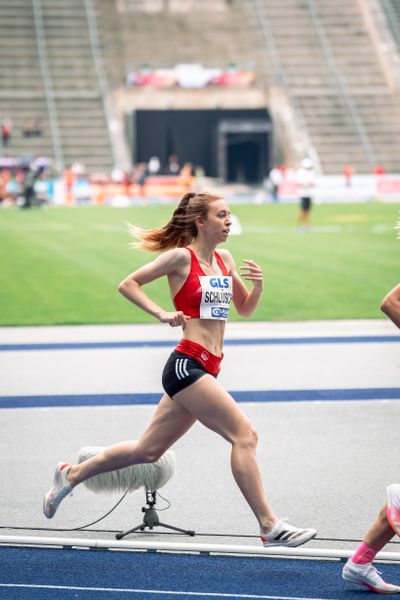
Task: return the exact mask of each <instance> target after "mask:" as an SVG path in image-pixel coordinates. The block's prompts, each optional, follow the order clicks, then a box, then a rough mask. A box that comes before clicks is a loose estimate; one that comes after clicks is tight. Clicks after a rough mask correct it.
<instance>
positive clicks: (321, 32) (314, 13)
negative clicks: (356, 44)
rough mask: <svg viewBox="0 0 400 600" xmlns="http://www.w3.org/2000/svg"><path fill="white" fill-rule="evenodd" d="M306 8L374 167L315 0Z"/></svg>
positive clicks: (367, 155) (361, 126)
mask: <svg viewBox="0 0 400 600" xmlns="http://www.w3.org/2000/svg"><path fill="white" fill-rule="evenodd" d="M306 2H307V5H308V9H309V11H310V14H311V18H312V20H313V23H314V26H315V29H316V30H317V34H318V38H319V41H320V44H321V48H322V52H323V54H324V58H325V61H326V64H327V65H328V67H329V69H330V71H331V73H332V75H333V76H334V78H335V79H336V81H337V83H338V88H339V91H340V95H341V96H342V98H343V100H344V102H345V104H346V106H347V108H348V110H349V113H350V116H351V119H352V122H353V125H354V128H355V130H356V132H357V135H358V138H359V140H360V142H361V145H362V147H363V149H364V152H365V155H366V157H367V159H368V162H369V164H370V167H374V165H375V164H376V155H375V152H374V150H373V147H372V145H371V142H370V141H369V136H368V132H367V130H366V128H365V126H364V122H363V120H362V118H361V116H360V114H359V112H358V109H357V106H356V104H355V102H354V100H353V96H352V94H351V92H350V90H349V88H348V85H347V82H346V80H345V78H344V77H343V75H342V73H341V72H340V70H339V69H338V67H337V65H336V62H335V58H334V55H333V52H332V48H331V45H330V43H329V39H328V37H327V35H326V31H325V27H324V25H323V23H322V21H321V18H320V15H319V13H318V8H317V4H316V2H315V0H306Z"/></svg>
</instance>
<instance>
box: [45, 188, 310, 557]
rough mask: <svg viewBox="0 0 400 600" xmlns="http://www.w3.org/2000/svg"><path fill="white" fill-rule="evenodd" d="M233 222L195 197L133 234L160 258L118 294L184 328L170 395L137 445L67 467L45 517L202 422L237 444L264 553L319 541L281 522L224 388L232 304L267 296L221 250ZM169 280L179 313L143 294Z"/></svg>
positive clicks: (252, 273) (239, 479)
mask: <svg viewBox="0 0 400 600" xmlns="http://www.w3.org/2000/svg"><path fill="white" fill-rule="evenodd" d="M230 226H231V216H230V212H229V209H228V206H227V204H226V202H225V200H223V198H221V197H219V196H215V195H212V194H209V193H205V192H200V193H194V192H193V193H192V192H191V193H188V194H185V195H184V196H183V198H182V200H181V201H180V203H179V205H178V207H177V208H176V210H175V211H174V213H173V216H172V218H171V220H170V221H169V223H167V225H165V226H164V227H162V228H159V229H150V230H140V229H138V228H135V227H132V230H133V233H134V234H135V235H136V236H137V237H138V238H139V239H140V240H141V241H140V243H138V244H135V246H136V247H140V248H142V249H144V250H148V251H151V252H155V253H161V254H160V255H159V256H158V257H157V258H156V259H155V260H153V261H151V262H150V263H148V264H146V265H144V266H143V267H141V268H139V269H138V270H137V271H135V272H134V273H132V274H131V275H129V276H128V277H126V279H124V280H123V281H122V283H121V284H120V285H119V288H118V289H119V291H120V292H121V294H123V295H124V296H125V297H126V298H127V299H128V300H129V301H130V302H132V303H133V304H135V305H136V306H138V307H139V308H141V309H142V310H144V311H146V312H147V313H149V314H151V315H152V316H154V318H156V319H158V320H159V321H160V322H161V323H168V324H169V325H170V326H171V327H181V328H182V332H183V336H182V339H181V341H180V342H179V344H178V346H177V347H176V348H175V350H174V352H172V354H171V356H170V357H169V359H168V361H167V363H166V365H165V368H164V372H163V376H162V383H163V387H164V390H165V394H164V395H163V396H162V398H161V400H160V403H159V405H158V407H157V409H156V412H155V414H154V416H153V418H152V420H151V422H150V424H149V425H148V427H147V429H146V430H145V431H144V433H143V434H142V436H141V437H140V439H139V440H138V441H126V442H121V443H118V444H115V445H112V446H110V447H108V448H106V449H105V450H104V451H103V452H102V453H101V454H99V455H97V456H94V457H92V458H89V459H88V460H86V461H84V462H82V463H80V464H77V465H72V466H71V465H69V464H67V463H59V464H58V465H57V468H56V472H55V475H54V481H53V486H52V488H51V489H50V491H49V492H48V493H47V494H46V496H45V498H44V505H43V510H44V514H45V515H46V517H48V518H52V517H53V516H54V514H55V512H56V510H57V508H58V506H59V504H60V502H61V501H62V500H63V498H65V496H67V495H68V494H69V493H70V492H71V491H72V489H73V488H74V487H75V486H76V485H78V484H79V483H81V482H82V481H85V480H86V479H88V478H89V477H93V476H94V475H98V474H100V473H104V472H106V471H112V470H115V469H121V468H123V467H127V466H130V465H134V464H140V463H150V462H154V461H156V460H158V459H159V458H160V457H161V456H162V454H163V453H164V452H165V451H166V450H167V449H168V448H170V446H172V444H174V442H176V441H177V440H178V439H179V438H180V437H181V436H182V435H183V434H184V433H186V432H187V431H188V430H189V429H190V428H191V427H192V425H193V424H194V423H195V422H196V421H200V422H201V423H202V424H203V425H205V426H206V427H208V428H209V429H211V430H212V431H215V432H216V433H218V434H219V435H221V436H222V437H223V438H224V439H225V440H226V441H227V442H229V443H230V444H231V447H232V452H231V469H232V473H233V476H234V478H235V481H236V483H237V485H238V486H239V488H240V490H241V492H242V494H243V496H244V497H245V499H246V501H247V502H248V504H249V506H250V508H251V510H252V511H253V513H254V515H255V517H256V519H257V521H258V523H259V527H260V534H261V540H262V542H263V544H264V545H265V546H271V545H280V546H292V547H293V546H299V545H301V544H304V543H305V542H307V541H308V540H310V539H311V538H313V537H314V536H315V535H316V531H315V530H314V529H299V528H297V527H293V526H292V525H288V524H287V523H285V522H283V521H281V520H280V519H279V518H278V517H277V516H276V515H275V513H274V512H273V510H272V508H271V507H270V506H269V504H268V502H267V499H266V497H265V493H264V490H263V486H262V482H261V476H260V471H259V468H258V465H257V461H256V444H257V434H256V432H255V430H254V428H253V426H252V424H251V423H250V422H249V420H248V418H247V417H246V415H245V414H244V413H243V412H242V410H241V409H240V408H239V406H238V405H237V404H236V402H235V401H234V400H233V398H232V397H231V396H230V395H229V394H228V393H227V392H226V391H225V389H223V388H222V387H221V385H220V384H219V383H218V381H217V375H218V373H219V371H220V364H221V361H222V358H223V352H222V351H223V343H224V331H225V322H226V320H227V317H228V312H229V305H230V303H231V301H233V304H234V305H235V308H236V310H237V312H238V313H239V315H241V316H244V317H248V316H250V315H251V314H252V313H253V312H254V310H255V309H256V307H257V304H258V302H259V300H260V297H261V294H262V291H263V274H262V271H261V269H260V267H259V266H258V265H257V264H256V263H255V262H253V261H252V260H245V261H243V262H244V265H243V266H242V267H240V275H241V276H242V278H243V279H245V280H247V281H250V282H251V284H252V289H251V291H248V289H247V287H246V286H245V284H244V283H243V281H242V279H241V277H240V275H239V274H238V272H237V270H236V267H235V263H234V261H233V258H232V256H231V254H230V253H229V252H228V250H225V249H223V250H220V251H218V252H217V251H216V248H217V246H218V245H219V244H222V243H224V242H225V241H226V240H227V238H228V235H229V229H230ZM164 276H166V277H167V278H168V283H169V288H170V292H171V296H172V299H173V302H174V305H175V310H172V311H169V310H165V309H164V308H162V307H161V306H158V305H157V304H155V303H154V302H153V301H152V300H151V299H150V298H149V297H148V296H147V295H146V294H145V292H144V291H143V286H145V285H146V284H148V283H150V282H152V281H154V280H156V279H159V278H160V277H164Z"/></svg>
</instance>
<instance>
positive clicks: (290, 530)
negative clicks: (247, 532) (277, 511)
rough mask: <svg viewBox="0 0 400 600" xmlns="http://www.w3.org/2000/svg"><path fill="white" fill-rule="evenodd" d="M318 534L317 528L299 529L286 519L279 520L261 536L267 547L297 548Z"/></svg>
mask: <svg viewBox="0 0 400 600" xmlns="http://www.w3.org/2000/svg"><path fill="white" fill-rule="evenodd" d="M316 535H317V532H316V531H315V529H299V528H298V527H293V525H288V523H285V522H284V521H279V523H278V524H277V525H275V527H274V528H273V529H272V530H271V531H270V532H269V533H268V534H267V535H262V536H261V541H262V543H263V546H265V547H266V548H268V547H269V546H287V547H288V548H295V547H296V546H301V545H302V544H305V543H306V542H309V541H310V540H311V539H312V538H314V537H315V536H316Z"/></svg>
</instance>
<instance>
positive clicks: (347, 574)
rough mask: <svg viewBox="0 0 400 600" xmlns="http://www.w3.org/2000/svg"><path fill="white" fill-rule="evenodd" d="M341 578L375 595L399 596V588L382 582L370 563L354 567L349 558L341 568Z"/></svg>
mask: <svg viewBox="0 0 400 600" xmlns="http://www.w3.org/2000/svg"><path fill="white" fill-rule="evenodd" d="M342 577H343V579H345V580H346V581H351V582H352V583H358V584H359V585H364V586H366V587H367V588H369V589H370V590H372V591H373V592H376V593H377V594H400V586H398V585H392V584H391V583H386V582H385V581H383V579H382V577H381V576H380V574H379V571H377V570H376V569H375V567H373V566H372V564H371V563H367V564H366V565H356V564H355V563H353V561H352V560H351V558H349V560H348V561H347V563H346V564H345V565H344V567H343V571H342Z"/></svg>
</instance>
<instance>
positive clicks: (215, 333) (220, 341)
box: [182, 319, 226, 356]
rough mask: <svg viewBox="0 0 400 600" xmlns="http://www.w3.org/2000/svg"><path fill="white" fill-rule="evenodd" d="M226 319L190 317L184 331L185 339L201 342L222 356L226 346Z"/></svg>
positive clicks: (210, 350) (212, 351) (206, 347)
mask: <svg viewBox="0 0 400 600" xmlns="http://www.w3.org/2000/svg"><path fill="white" fill-rule="evenodd" d="M225 323H226V322H225V321H216V320H211V319H190V320H189V321H188V322H187V323H186V327H185V329H184V331H183V336H182V337H183V339H184V340H190V341H191V342H196V344H200V345H201V346H203V348H205V349H206V350H208V351H209V352H211V354H215V356H221V354H222V351H223V347H224V332H225Z"/></svg>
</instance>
